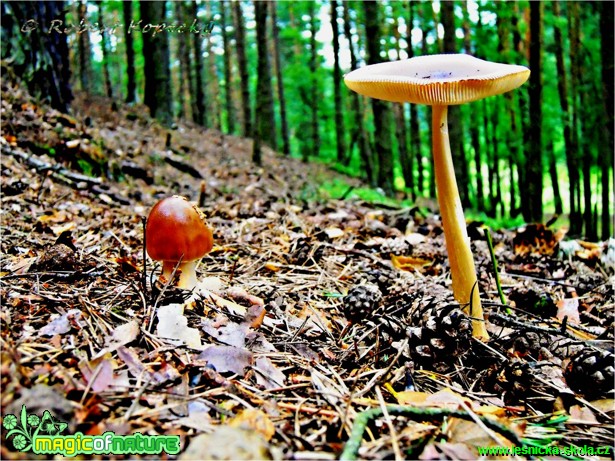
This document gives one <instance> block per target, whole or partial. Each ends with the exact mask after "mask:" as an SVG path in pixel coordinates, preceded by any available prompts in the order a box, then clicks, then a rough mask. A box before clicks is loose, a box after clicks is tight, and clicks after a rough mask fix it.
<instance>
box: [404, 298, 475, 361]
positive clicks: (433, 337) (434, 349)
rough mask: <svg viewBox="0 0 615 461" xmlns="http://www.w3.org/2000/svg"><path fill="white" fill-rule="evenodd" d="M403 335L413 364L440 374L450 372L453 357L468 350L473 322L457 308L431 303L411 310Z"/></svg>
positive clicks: (450, 305) (452, 305)
mask: <svg viewBox="0 0 615 461" xmlns="http://www.w3.org/2000/svg"><path fill="white" fill-rule="evenodd" d="M408 319H409V324H414V325H416V326H411V327H408V329H407V330H406V335H407V336H408V338H409V339H410V350H411V351H412V356H413V359H414V360H415V362H416V363H417V364H419V365H422V366H423V367H425V368H429V369H435V370H437V371H439V372H446V371H447V370H449V369H450V368H451V367H452V365H453V362H454V359H455V358H456V357H459V356H461V355H463V354H465V353H466V352H467V351H468V350H469V349H470V342H471V340H472V322H471V321H470V319H469V318H468V316H467V315H466V314H464V313H463V312H462V311H461V309H460V308H459V306H458V305H454V304H448V305H437V304H436V303H435V301H434V300H432V302H431V303H428V304H427V305H424V306H423V307H419V308H416V309H412V310H411V312H410V314H409V317H408Z"/></svg>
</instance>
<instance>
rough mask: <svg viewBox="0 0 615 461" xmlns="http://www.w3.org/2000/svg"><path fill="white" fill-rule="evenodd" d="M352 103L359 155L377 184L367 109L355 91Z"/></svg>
mask: <svg viewBox="0 0 615 461" xmlns="http://www.w3.org/2000/svg"><path fill="white" fill-rule="evenodd" d="M342 6H343V8H344V35H345V36H346V40H348V43H349V44H350V47H349V50H350V70H355V69H356V68H357V57H356V54H355V52H354V45H353V43H352V37H353V36H352V33H351V24H350V13H349V9H348V8H349V7H348V2H342ZM350 103H351V111H352V114H353V115H354V125H355V127H354V128H355V133H356V135H353V136H352V138H357V139H358V145H359V157H360V159H361V164H362V166H363V169H364V171H365V175H366V176H367V180H368V182H369V184H370V185H372V186H375V185H376V175H375V174H374V160H373V155H372V150H371V145H370V142H369V136H368V134H367V130H366V129H365V122H364V120H363V114H364V112H365V109H364V107H363V104H362V100H361V98H360V97H359V95H358V94H357V93H355V92H354V91H351V92H350Z"/></svg>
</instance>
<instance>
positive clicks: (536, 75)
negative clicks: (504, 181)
mask: <svg viewBox="0 0 615 461" xmlns="http://www.w3.org/2000/svg"><path fill="white" fill-rule="evenodd" d="M529 50H530V69H532V73H531V74H530V84H529V99H530V139H529V150H528V165H527V191H528V195H527V197H528V207H527V209H526V213H525V214H524V216H523V217H524V218H525V220H526V221H528V222H540V221H542V190H543V176H542V171H543V166H542V80H541V78H542V3H541V2H530V46H529Z"/></svg>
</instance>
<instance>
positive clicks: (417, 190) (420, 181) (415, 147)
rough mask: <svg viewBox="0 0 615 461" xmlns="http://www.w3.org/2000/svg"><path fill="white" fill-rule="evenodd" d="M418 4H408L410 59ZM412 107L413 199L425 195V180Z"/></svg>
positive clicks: (407, 39) (407, 34) (415, 117)
mask: <svg viewBox="0 0 615 461" xmlns="http://www.w3.org/2000/svg"><path fill="white" fill-rule="evenodd" d="M415 4H416V2H408V10H409V17H408V24H409V27H408V28H407V33H406V43H407V44H408V48H407V49H406V52H407V53H408V58H412V57H414V48H413V46H412V29H413V27H414V5H415ZM409 106H410V155H414V158H415V164H416V170H417V184H415V187H414V188H413V190H414V195H413V196H412V198H413V199H414V198H415V197H416V194H418V195H423V192H424V190H425V189H424V187H425V184H424V178H423V154H422V152H421V134H420V129H419V114H418V106H417V104H409Z"/></svg>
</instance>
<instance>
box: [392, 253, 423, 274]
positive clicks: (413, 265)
mask: <svg viewBox="0 0 615 461" xmlns="http://www.w3.org/2000/svg"><path fill="white" fill-rule="evenodd" d="M391 262H392V263H393V266H395V267H396V268H397V269H400V270H402V271H413V270H417V269H420V268H422V267H425V266H427V265H429V264H430V263H431V261H428V260H427V259H423V258H416V257H414V256H396V255H391Z"/></svg>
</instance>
